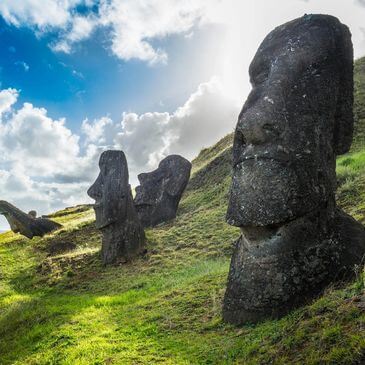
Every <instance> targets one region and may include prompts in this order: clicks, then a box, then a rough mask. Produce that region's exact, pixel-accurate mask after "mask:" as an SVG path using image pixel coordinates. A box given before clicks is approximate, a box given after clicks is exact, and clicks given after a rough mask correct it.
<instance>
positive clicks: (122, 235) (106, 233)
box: [87, 151, 145, 264]
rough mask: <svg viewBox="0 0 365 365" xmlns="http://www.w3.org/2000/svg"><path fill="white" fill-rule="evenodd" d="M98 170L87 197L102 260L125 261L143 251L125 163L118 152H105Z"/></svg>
mask: <svg viewBox="0 0 365 365" xmlns="http://www.w3.org/2000/svg"><path fill="white" fill-rule="evenodd" d="M99 167H100V173H99V176H98V177H97V179H96V181H95V182H94V184H93V185H92V186H91V187H90V188H89V190H88V191H87V193H88V195H89V196H90V197H91V198H93V199H94V200H95V204H94V210H95V217H96V227H97V228H98V229H100V230H101V232H102V234H103V242H102V250H101V255H102V260H103V262H104V264H109V263H115V262H118V261H128V260H130V259H132V258H133V257H135V256H137V255H138V254H139V253H141V252H142V251H143V248H144V243H145V235H144V231H143V228H142V226H141V224H140V221H139V219H138V217H137V213H136V211H135V208H134V205H133V197H132V192H131V187H130V185H129V174H128V165H127V159H126V157H125V155H124V153H123V152H122V151H105V152H103V153H102V154H101V156H100V160H99Z"/></svg>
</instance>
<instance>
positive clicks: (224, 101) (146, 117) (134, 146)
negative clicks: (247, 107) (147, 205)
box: [114, 78, 240, 172]
mask: <svg viewBox="0 0 365 365" xmlns="http://www.w3.org/2000/svg"><path fill="white" fill-rule="evenodd" d="M239 108H240V105H239V104H238V103H237V102H236V101H235V100H234V99H229V98H227V97H226V96H225V93H224V91H223V88H222V85H221V83H220V82H219V80H218V79H216V78H213V79H212V80H211V81H209V82H206V83H202V84H200V85H199V87H198V89H197V91H196V92H194V93H193V94H192V95H191V96H190V97H189V99H188V100H187V101H186V103H185V104H184V105H183V106H181V107H179V108H178V109H177V110H176V111H175V112H173V113H171V114H169V113H144V114H141V115H137V114H135V113H125V114H124V115H123V119H122V123H121V128H122V130H121V131H120V132H119V133H118V134H117V136H116V137H115V140H114V144H115V145H116V146H119V147H120V148H121V149H123V150H124V151H125V152H126V154H127V156H128V157H129V159H130V160H131V163H132V165H131V167H132V169H133V170H134V171H136V170H137V171H141V172H142V171H146V170H148V169H152V168H155V167H156V166H157V164H158V162H159V161H160V160H161V159H162V158H163V157H165V156H166V155H168V154H172V153H177V154H181V155H183V156H184V157H186V158H188V159H192V158H194V157H195V156H196V155H197V153H198V152H199V151H200V150H201V148H203V147H209V146H210V145H212V144H213V143H214V142H216V141H217V140H218V139H219V138H221V137H223V136H224V135H225V134H227V133H229V132H231V131H233V128H234V126H235V124H236V119H237V115H238V112H239Z"/></svg>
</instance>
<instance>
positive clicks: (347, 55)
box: [333, 25, 354, 155]
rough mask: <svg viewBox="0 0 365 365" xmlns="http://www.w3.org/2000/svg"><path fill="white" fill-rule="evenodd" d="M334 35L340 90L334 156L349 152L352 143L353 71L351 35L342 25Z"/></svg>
mask: <svg viewBox="0 0 365 365" xmlns="http://www.w3.org/2000/svg"><path fill="white" fill-rule="evenodd" d="M336 33H337V34H336V35H335V36H336V45H337V47H336V48H337V49H336V53H337V54H336V58H337V59H338V62H339V69H338V73H339V75H340V77H339V85H340V90H339V93H338V95H337V108H336V114H335V127H334V135H333V142H334V152H335V154H336V155H341V154H343V153H346V152H348V151H349V149H350V147H351V143H352V135H353V127H354V115H353V103H354V76H353V73H354V70H353V47H352V42H351V33H350V31H349V29H348V28H347V27H346V26H345V25H342V27H341V30H337V32H336Z"/></svg>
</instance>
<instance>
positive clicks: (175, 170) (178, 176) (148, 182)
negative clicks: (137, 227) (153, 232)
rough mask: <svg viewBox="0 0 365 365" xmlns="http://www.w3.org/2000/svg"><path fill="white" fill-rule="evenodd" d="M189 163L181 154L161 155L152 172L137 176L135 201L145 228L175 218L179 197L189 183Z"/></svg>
mask: <svg viewBox="0 0 365 365" xmlns="http://www.w3.org/2000/svg"><path fill="white" fill-rule="evenodd" d="M190 170H191V163H190V162H189V161H188V160H187V159H185V158H184V157H182V156H179V155H170V156H167V157H166V158H164V159H163V160H162V161H161V162H160V163H159V165H158V168H157V169H156V170H154V171H152V172H148V173H142V174H139V175H138V180H139V182H140V185H139V186H137V188H136V197H135V199H134V204H135V206H136V209H137V213H138V216H139V218H140V220H141V222H142V224H143V226H144V227H148V226H155V225H157V224H159V223H162V222H166V221H169V220H171V219H173V218H175V217H176V211H177V208H178V205H179V202H180V199H181V196H182V194H183V192H184V190H185V188H186V185H187V184H188V182H189V178H190Z"/></svg>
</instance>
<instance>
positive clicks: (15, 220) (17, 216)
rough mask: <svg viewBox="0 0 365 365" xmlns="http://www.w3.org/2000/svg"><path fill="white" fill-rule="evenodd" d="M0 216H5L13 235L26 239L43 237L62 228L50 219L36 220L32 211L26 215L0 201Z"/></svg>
mask: <svg viewBox="0 0 365 365" xmlns="http://www.w3.org/2000/svg"><path fill="white" fill-rule="evenodd" d="M0 214H2V215H3V216H5V218H6V220H7V221H8V222H9V225H10V228H11V230H12V231H13V232H14V233H20V234H21V235H23V236H25V237H28V238H33V237H34V236H39V237H43V236H44V235H45V234H46V233H50V232H53V231H55V230H56V229H59V228H61V227H62V226H61V224H59V223H56V222H54V221H51V220H50V219H46V218H36V213H35V212H34V211H30V212H29V213H28V214H27V213H24V212H22V211H21V210H20V209H18V208H17V207H15V206H14V205H12V204H10V203H8V202H6V201H5V200H0Z"/></svg>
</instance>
